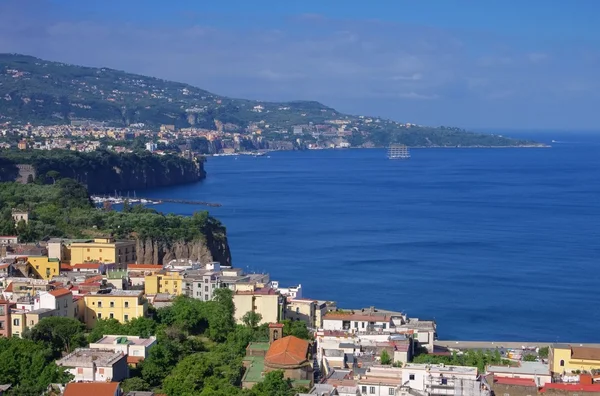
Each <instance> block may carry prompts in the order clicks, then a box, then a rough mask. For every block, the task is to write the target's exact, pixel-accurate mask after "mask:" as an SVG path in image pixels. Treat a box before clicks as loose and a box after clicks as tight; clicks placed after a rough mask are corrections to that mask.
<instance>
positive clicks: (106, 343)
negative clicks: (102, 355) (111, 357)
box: [89, 335, 156, 364]
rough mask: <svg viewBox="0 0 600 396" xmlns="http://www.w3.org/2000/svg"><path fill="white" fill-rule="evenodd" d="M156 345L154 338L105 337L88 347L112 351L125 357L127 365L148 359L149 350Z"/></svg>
mask: <svg viewBox="0 0 600 396" xmlns="http://www.w3.org/2000/svg"><path fill="white" fill-rule="evenodd" d="M154 345H156V337H150V338H141V337H138V336H122V335H105V336H104V337H102V338H101V339H99V340H98V341H96V342H93V343H91V344H90V345H89V348H91V349H102V350H112V351H114V352H121V353H124V354H126V355H127V363H128V364H137V363H139V362H140V361H142V360H144V359H146V358H147V357H148V353H149V352H150V348H152V347H153V346H154Z"/></svg>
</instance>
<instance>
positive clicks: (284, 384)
mask: <svg viewBox="0 0 600 396" xmlns="http://www.w3.org/2000/svg"><path fill="white" fill-rule="evenodd" d="M295 393H296V392H295V391H294V390H293V389H292V382H291V381H290V379H289V378H288V379H284V377H283V371H281V370H276V371H271V372H269V373H267V374H266V375H265V377H264V379H263V380H262V381H261V382H259V383H258V384H256V385H254V387H252V389H251V392H250V394H251V395H252V396H292V395H294V394H295Z"/></svg>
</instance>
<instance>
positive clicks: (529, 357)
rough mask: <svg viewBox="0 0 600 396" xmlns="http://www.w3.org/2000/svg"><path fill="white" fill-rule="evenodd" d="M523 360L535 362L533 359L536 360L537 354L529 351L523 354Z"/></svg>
mask: <svg viewBox="0 0 600 396" xmlns="http://www.w3.org/2000/svg"><path fill="white" fill-rule="evenodd" d="M523 361H525V362H535V361H537V356H535V355H534V354H532V353H530V354H528V355H525V356H523Z"/></svg>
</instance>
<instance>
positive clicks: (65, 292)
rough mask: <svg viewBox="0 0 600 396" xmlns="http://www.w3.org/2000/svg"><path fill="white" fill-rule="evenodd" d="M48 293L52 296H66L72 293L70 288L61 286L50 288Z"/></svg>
mask: <svg viewBox="0 0 600 396" xmlns="http://www.w3.org/2000/svg"><path fill="white" fill-rule="evenodd" d="M48 294H51V295H53V296H54V297H62V296H66V295H69V294H72V293H71V290H69V289H64V288H62V289H55V290H51V291H49V292H48Z"/></svg>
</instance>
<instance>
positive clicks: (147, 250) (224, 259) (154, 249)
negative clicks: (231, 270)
mask: <svg viewBox="0 0 600 396" xmlns="http://www.w3.org/2000/svg"><path fill="white" fill-rule="evenodd" d="M137 257H138V263H151V264H155V263H156V264H166V263H168V262H169V261H171V260H176V259H177V260H178V259H185V260H188V259H189V260H192V261H198V262H200V263H202V264H206V263H210V262H213V261H218V262H219V263H221V265H231V252H230V251H229V244H228V243H227V237H219V238H216V237H214V236H213V235H211V234H209V235H207V236H206V238H199V239H196V240H193V241H189V242H188V241H184V240H179V241H164V240H156V239H150V238H146V239H138V240H137Z"/></svg>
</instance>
